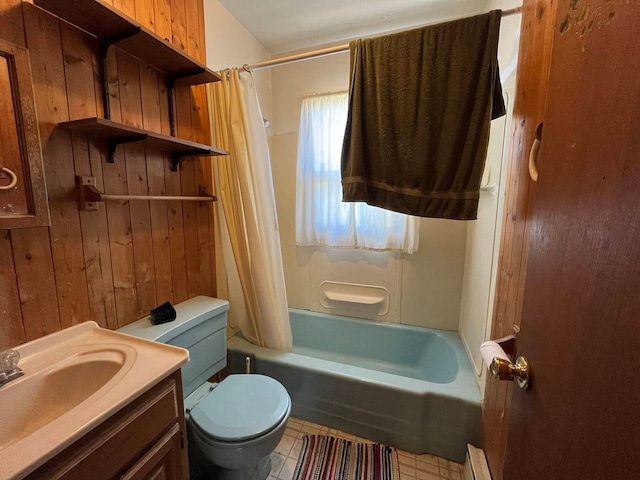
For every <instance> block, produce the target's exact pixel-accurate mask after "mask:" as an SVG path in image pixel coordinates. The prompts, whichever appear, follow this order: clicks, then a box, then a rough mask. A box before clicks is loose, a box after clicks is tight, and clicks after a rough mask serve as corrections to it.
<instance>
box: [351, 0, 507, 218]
mask: <svg viewBox="0 0 640 480" xmlns="http://www.w3.org/2000/svg"><path fill="white" fill-rule="evenodd" d="M499 30H500V11H499V10H495V11H492V12H489V13H487V14H483V15H478V16H475V17H469V18H464V19H461V20H456V21H452V22H447V23H443V24H440V25H433V26H428V27H423V28H418V29H414V30H409V31H406V32H401V33H396V34H393V35H385V36H382V37H377V38H371V39H359V40H356V41H354V42H351V44H350V49H351V72H352V77H351V86H350V98H349V116H348V119H347V128H346V131H345V138H344V144H343V149H342V191H343V197H342V199H343V201H345V202H366V203H368V204H369V205H375V206H377V207H381V208H385V209H387V210H394V211H396V212H402V213H407V214H410V215H416V216H421V217H436V218H451V219H456V220H473V219H475V218H477V211H478V199H479V198H480V181H481V179H482V171H483V169H484V163H485V158H486V154H487V146H488V142H489V127H490V124H491V119H492V118H497V117H499V116H502V115H504V114H505V108H504V102H503V99H502V88H501V86H500V78H499V74H498V59H497V50H498V34H499Z"/></svg>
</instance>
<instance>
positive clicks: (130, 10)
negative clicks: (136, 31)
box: [109, 0, 148, 20]
mask: <svg viewBox="0 0 640 480" xmlns="http://www.w3.org/2000/svg"><path fill="white" fill-rule="evenodd" d="M144 1H145V0H113V1H112V2H109V3H112V4H113V6H114V7H115V8H117V9H118V10H120V11H121V12H122V13H124V14H125V15H127V16H128V17H130V18H133V19H134V20H136V3H138V2H144ZM147 1H148V0H147Z"/></svg>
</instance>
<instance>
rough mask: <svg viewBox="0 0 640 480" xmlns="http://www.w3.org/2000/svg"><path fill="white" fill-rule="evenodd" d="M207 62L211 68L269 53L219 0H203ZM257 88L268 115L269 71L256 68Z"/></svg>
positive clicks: (259, 58)
mask: <svg viewBox="0 0 640 480" xmlns="http://www.w3.org/2000/svg"><path fill="white" fill-rule="evenodd" d="M204 22H205V32H206V35H205V37H206V42H207V66H208V67H209V68H211V69H213V70H223V69H225V68H231V67H238V66H242V65H244V64H252V63H257V62H261V61H264V60H269V59H270V58H271V55H270V54H269V52H268V51H267V50H266V49H265V48H264V47H263V46H262V45H261V44H260V42H258V41H257V40H256V39H255V38H254V37H253V36H252V35H251V34H250V33H249V32H248V31H247V30H246V29H245V28H244V26H242V24H240V22H238V20H236V18H235V17H234V16H233V15H231V14H230V13H229V12H228V11H227V9H226V8H224V7H223V6H222V4H221V3H220V2H218V0H205V2H204ZM253 75H254V79H255V82H256V90H257V91H258V97H259V99H260V107H261V108H262V113H263V115H264V116H265V117H267V118H269V117H270V116H271V71H270V70H269V69H265V70H259V71H257V72H255V73H254V74H253Z"/></svg>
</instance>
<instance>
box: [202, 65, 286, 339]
mask: <svg viewBox="0 0 640 480" xmlns="http://www.w3.org/2000/svg"><path fill="white" fill-rule="evenodd" d="M207 93H208V101H209V111H210V112H212V126H211V133H212V138H214V139H215V142H216V146H218V147H220V148H223V149H225V150H228V151H229V152H230V153H231V154H230V155H228V156H224V157H216V158H214V159H213V162H214V172H215V176H216V183H217V194H218V204H219V205H218V213H220V210H222V213H223V214H222V215H219V216H218V218H220V217H224V222H222V221H221V222H220V224H222V223H224V225H220V228H219V231H220V237H218V238H221V243H222V245H221V247H222V248H221V249H217V250H222V251H225V250H227V251H228V250H231V251H232V255H223V257H224V258H219V257H218V258H216V263H217V264H218V265H220V266H221V267H223V269H226V270H227V272H228V274H227V275H225V276H224V278H226V279H229V280H228V282H229V285H227V284H226V281H225V280H223V281H222V282H219V283H225V284H222V285H219V286H218V289H219V292H221V291H224V290H227V291H228V296H229V297H230V298H229V303H230V313H232V312H233V313H232V314H233V315H234V317H235V318H236V319H237V321H238V324H239V327H240V330H241V331H242V333H243V335H244V336H245V337H246V338H247V339H248V340H249V341H251V342H253V343H255V344H257V345H261V346H264V347H269V348H274V349H277V350H284V351H288V350H291V325H290V323H289V313H288V308H287V295H286V291H285V284H284V270H283V266H282V251H281V247H280V235H279V231H278V218H277V215H276V204H275V195H274V192H273V181H272V175H271V163H270V159H269V147H268V143H267V135H266V132H265V130H264V125H263V119H262V113H261V111H260V105H259V103H258V97H257V95H256V90H255V86H254V83H253V77H252V76H251V74H249V73H246V72H243V73H242V75H239V73H238V71H237V70H230V71H227V72H225V73H224V74H223V79H222V81H220V82H216V83H214V84H210V85H209V86H208V89H207ZM225 236H226V238H225ZM225 246H226V248H225ZM232 268H235V269H236V271H231V272H229V270H230V269H232ZM234 279H237V280H236V281H237V282H238V283H239V284H240V286H241V290H242V295H239V292H238V289H237V288H234V286H233V282H234ZM219 295H220V296H223V295H222V294H221V293H219ZM231 311H232V312H231Z"/></svg>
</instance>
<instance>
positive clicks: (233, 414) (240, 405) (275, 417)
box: [190, 374, 291, 442]
mask: <svg viewBox="0 0 640 480" xmlns="http://www.w3.org/2000/svg"><path fill="white" fill-rule="evenodd" d="M290 403H291V399H290V398H289V394H288V393H287V390H286V389H285V388H284V387H283V386H282V385H281V384H280V383H279V382H278V381H276V380H274V379H273V378H271V377H267V376H265V375H254V374H250V375H230V376H229V377H227V378H225V379H224V380H223V381H222V382H221V383H220V384H218V386H217V387H216V388H215V389H213V390H212V391H211V393H209V394H208V395H207V396H205V397H204V398H203V399H202V400H200V402H199V403H198V404H197V405H196V406H195V407H194V408H193V409H192V410H191V412H190V415H191V421H192V422H194V423H195V424H196V425H197V427H198V428H199V429H200V430H201V431H202V432H203V433H205V434H207V435H208V436H210V437H212V438H214V439H217V440H226V441H236V442H237V441H242V440H249V439H251V438H254V437H258V436H260V435H264V434H265V433H267V432H269V431H270V430H272V429H273V428H274V427H275V426H276V425H278V423H280V421H281V420H282V419H283V418H284V416H285V415H286V413H287V411H288V410H289V406H290Z"/></svg>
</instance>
